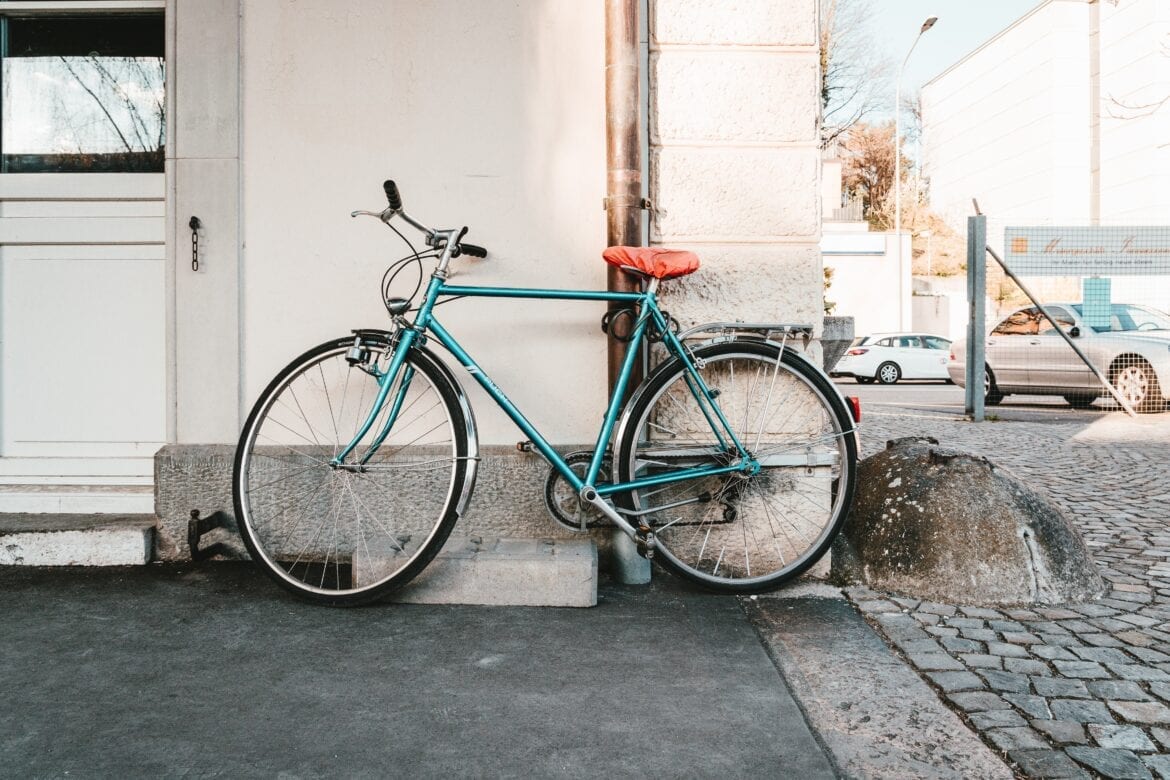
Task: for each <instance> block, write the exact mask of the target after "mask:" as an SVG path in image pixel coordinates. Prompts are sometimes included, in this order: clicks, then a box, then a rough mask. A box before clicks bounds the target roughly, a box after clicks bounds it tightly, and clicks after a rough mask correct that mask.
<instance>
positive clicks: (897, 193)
mask: <svg viewBox="0 0 1170 780" xmlns="http://www.w3.org/2000/svg"><path fill="white" fill-rule="evenodd" d="M937 21H938V17H937V16H932V17H930V18H929V19H927V20H926V21H925V22H923V23H922V29H920V30H919V31H918V35H916V36H915V37H914V43H912V44H910V51H908V52H906V59H904V60H902V67H901V68H899V69H898V83H897V87H896V89H895V90H894V240H895V241H897V242H898V275H899V277H900V276H901V274H902V143H901V141H902V72H903V71H905V70H906V63H907V62H909V61H910V55H911V54H913V53H914V47H915V46H917V45H918V39H919V38H921V37H922V34H923V33H925V32H926V31H927V30H929V29H930V28H931V27H934V23H935V22H937ZM898 298H899V301H900V300H901V295H899V296H898ZM898 322H899V323H901V322H902V312H901V307H899V311H898Z"/></svg>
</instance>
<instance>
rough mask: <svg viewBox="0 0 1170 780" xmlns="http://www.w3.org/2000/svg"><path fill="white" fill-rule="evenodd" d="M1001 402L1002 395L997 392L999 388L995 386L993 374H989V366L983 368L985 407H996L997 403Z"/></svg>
mask: <svg viewBox="0 0 1170 780" xmlns="http://www.w3.org/2000/svg"><path fill="white" fill-rule="evenodd" d="M1002 400H1003V393H1001V392H999V387H998V386H996V384H995V374H993V373H992V372H991V368H990V367H989V366H984V367H983V403H984V404H986V405H987V406H998V405H999V402H1000V401H1002Z"/></svg>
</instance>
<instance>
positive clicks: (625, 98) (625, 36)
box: [605, 0, 650, 585]
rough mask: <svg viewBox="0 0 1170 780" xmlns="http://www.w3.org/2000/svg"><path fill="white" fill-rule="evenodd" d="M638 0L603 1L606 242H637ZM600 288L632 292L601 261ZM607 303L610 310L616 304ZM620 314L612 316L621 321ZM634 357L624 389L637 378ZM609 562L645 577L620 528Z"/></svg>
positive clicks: (613, 356)
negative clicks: (602, 277)
mask: <svg viewBox="0 0 1170 780" xmlns="http://www.w3.org/2000/svg"><path fill="white" fill-rule="evenodd" d="M642 2H643V0H605V160H606V171H607V173H606V187H605V191H606V198H605V210H606V241H607V242H608V245H609V246H641V245H642V128H641V121H640V118H641V103H640V94H639V93H640V91H641V57H640V50H639V47H638V32H639V30H640V26H639V23H638V16H639V9H640V8H641V5H642ZM606 289H608V290H611V291H616V292H637V291H638V282H637V281H636V280H634V279H633V277H631V276H630V275H629V274H627V273H624V272H622V271H620V270H618V269H617V268H614V267H612V266H607V275H606ZM620 307H621V304H620V303H611V304H610V305H609V308H610V310H611V311H612V310H614V309H616V308H620ZM623 319H624V318H621V317H616V318H612V319H611V322H621V321H622V320H623ZM625 355H626V345H625V344H623V343H622V342H620V341H618V340H617V339H615V338H614V334H613V331H612V329H611V332H610V335H609V392H610V396H611V397H612V396H613V394H614V392H615V390H616V389H617V383H618V377H619V376H620V374H621V369H622V363H623V362H624V358H625ZM642 363H643V361H641V360H639V361H636V362H635V364H634V371H633V372H632V374H631V376H630V381H629V384H627V385H626V387H627V388H628V389H632V388H635V387H637V386H638V384H639V383H641V381H642V376H643V374H642V370H641V369H642ZM610 540H611V542H612V549H611V553H610V555H611V563H612V567H613V575H614V577H615V578H616V579H617V580H618V582H622V583H625V584H627V585H644V584H646V583H648V582H650V561H649V560H648V559H646V558H643V557H641V556H640V555H639V553H638V549H637V546H636V545H635V544H634V542H633V540H632V539H630V537H628V536H626V534H625V533H624V532H623V531H622V530H621V529H620V528H614V529H613V530H612V532H611V534H610Z"/></svg>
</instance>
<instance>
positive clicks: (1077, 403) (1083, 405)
mask: <svg viewBox="0 0 1170 780" xmlns="http://www.w3.org/2000/svg"><path fill="white" fill-rule="evenodd" d="M1064 400H1065V401H1066V402H1067V403H1068V405H1069V406H1071V407H1072V408H1074V409H1088V408H1089V407H1090V406H1092V405H1093V402H1094V401H1096V400H1097V396H1095V395H1066V396H1065V397H1064Z"/></svg>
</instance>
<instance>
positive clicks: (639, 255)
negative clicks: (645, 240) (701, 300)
mask: <svg viewBox="0 0 1170 780" xmlns="http://www.w3.org/2000/svg"><path fill="white" fill-rule="evenodd" d="M601 256H602V257H603V258H605V262H607V263H609V264H610V265H613V266H617V267H618V268H621V267H622V266H627V267H628V268H634V269H637V270H638V271H641V272H642V273H644V274H646V275H647V276H653V277H654V278H656V279H672V278H674V277H676V276H686V275H687V274H689V273H694V272H695V271H697V270H699V256H698V255H696V254H695V253H694V252H685V251H683V250H681V249H666V248H665V247H660V246H649V247H647V246H611V247H609V248H608V249H606V250H605V251H604V252H602V253H601Z"/></svg>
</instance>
